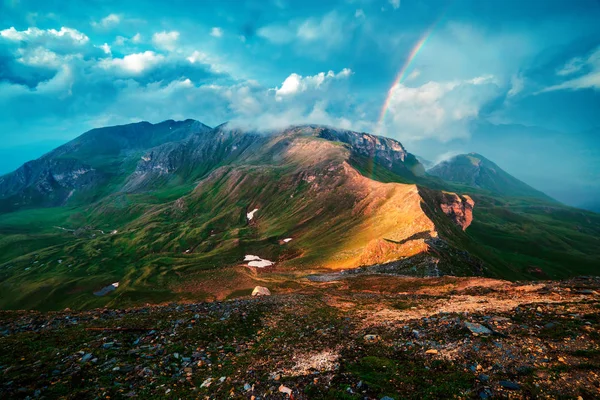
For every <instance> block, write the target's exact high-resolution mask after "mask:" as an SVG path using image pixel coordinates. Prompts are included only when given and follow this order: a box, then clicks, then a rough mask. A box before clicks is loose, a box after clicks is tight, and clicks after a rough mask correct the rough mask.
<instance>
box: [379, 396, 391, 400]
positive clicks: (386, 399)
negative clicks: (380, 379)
mask: <svg viewBox="0 0 600 400" xmlns="http://www.w3.org/2000/svg"><path fill="white" fill-rule="evenodd" d="M381 400H394V398H393V397H389V396H383V397H382V398H381Z"/></svg>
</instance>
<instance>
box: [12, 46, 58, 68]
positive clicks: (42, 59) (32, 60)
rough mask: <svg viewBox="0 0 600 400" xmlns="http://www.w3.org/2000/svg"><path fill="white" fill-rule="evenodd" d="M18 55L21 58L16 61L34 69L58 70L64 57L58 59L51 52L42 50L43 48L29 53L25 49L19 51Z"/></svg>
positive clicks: (37, 48)
mask: <svg viewBox="0 0 600 400" xmlns="http://www.w3.org/2000/svg"><path fill="white" fill-rule="evenodd" d="M18 53H19V54H20V55H21V58H19V59H18V60H17V61H19V62H20V63H23V64H26V65H33V66H36V67H46V68H47V67H53V68H58V67H59V66H60V65H61V64H63V63H64V62H65V59H64V57H59V56H58V55H57V54H56V53H54V52H53V51H50V50H48V49H44V48H43V47H36V48H34V49H32V50H29V51H28V50H26V49H19V51H18Z"/></svg>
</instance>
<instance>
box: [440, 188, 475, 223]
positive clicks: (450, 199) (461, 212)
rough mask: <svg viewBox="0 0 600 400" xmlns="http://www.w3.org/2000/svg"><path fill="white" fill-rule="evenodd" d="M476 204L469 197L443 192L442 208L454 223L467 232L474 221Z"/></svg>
mask: <svg viewBox="0 0 600 400" xmlns="http://www.w3.org/2000/svg"><path fill="white" fill-rule="evenodd" d="M474 206H475V202H474V201H473V199H472V198H471V197H469V196H467V195H458V194H456V193H447V192H442V200H441V203H440V208H441V209H442V211H443V212H444V214H446V215H447V216H448V217H449V218H450V219H451V220H452V222H454V223H455V224H456V225H458V226H459V227H461V228H462V230H463V231H464V230H466V229H467V228H468V227H469V225H471V222H472V221H473V207H474Z"/></svg>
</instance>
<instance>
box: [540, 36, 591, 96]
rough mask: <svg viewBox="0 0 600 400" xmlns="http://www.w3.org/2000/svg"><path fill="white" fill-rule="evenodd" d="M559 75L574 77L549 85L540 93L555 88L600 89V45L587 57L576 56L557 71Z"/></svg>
mask: <svg viewBox="0 0 600 400" xmlns="http://www.w3.org/2000/svg"><path fill="white" fill-rule="evenodd" d="M556 75H557V76H559V77H572V76H573V75H577V76H576V77H574V78H571V79H568V80H567V81H564V82H562V83H559V84H556V85H552V86H549V87H547V88H544V89H542V90H541V91H540V92H538V93H543V92H551V91H555V90H579V89H595V90H600V47H598V48H596V49H595V50H594V51H592V52H591V53H590V54H589V55H588V56H587V57H574V58H572V59H571V60H569V61H568V62H567V63H565V65H564V66H563V67H561V68H560V69H559V70H558V71H556Z"/></svg>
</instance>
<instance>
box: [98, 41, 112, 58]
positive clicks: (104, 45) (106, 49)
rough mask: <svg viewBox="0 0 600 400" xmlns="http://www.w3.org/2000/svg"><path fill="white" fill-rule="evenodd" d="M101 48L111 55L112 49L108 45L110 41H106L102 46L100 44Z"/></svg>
mask: <svg viewBox="0 0 600 400" xmlns="http://www.w3.org/2000/svg"><path fill="white" fill-rule="evenodd" d="M98 47H99V48H101V49H102V51H104V53H106V54H108V55H110V54H112V52H111V50H110V46H109V45H108V43H104V44H103V45H102V46H98Z"/></svg>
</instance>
